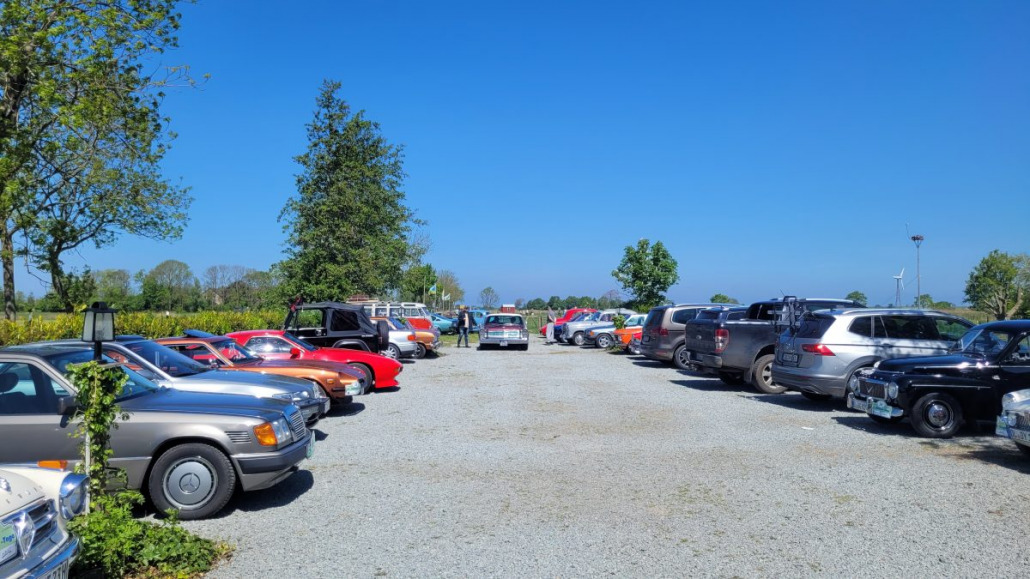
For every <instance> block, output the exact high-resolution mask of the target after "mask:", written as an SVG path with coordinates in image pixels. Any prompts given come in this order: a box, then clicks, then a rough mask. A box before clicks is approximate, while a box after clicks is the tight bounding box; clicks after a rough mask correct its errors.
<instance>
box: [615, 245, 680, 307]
mask: <svg viewBox="0 0 1030 579" xmlns="http://www.w3.org/2000/svg"><path fill="white" fill-rule="evenodd" d="M612 276H613V277H614V278H615V280H616V281H618V282H619V283H621V284H622V287H623V288H624V289H625V290H626V291H628V292H631V293H632V294H633V295H634V296H635V299H634V302H635V305H636V308H637V309H641V310H643V309H648V308H652V307H654V306H656V305H658V304H661V303H663V302H664V301H665V292H667V291H669V288H670V287H672V284H674V283H676V282H677V281H679V277H680V276H679V273H678V272H677V271H676V260H675V259H673V257H672V254H670V253H669V250H667V249H665V245H663V244H662V242H661V241H656V242H655V243H654V245H651V242H650V241H649V240H647V239H641V240H640V241H638V242H637V245H636V247H633V246H631V245H627V246H626V249H625V252H624V254H623V257H622V261H621V262H620V263H619V267H617V268H615V270H613V271H612Z"/></svg>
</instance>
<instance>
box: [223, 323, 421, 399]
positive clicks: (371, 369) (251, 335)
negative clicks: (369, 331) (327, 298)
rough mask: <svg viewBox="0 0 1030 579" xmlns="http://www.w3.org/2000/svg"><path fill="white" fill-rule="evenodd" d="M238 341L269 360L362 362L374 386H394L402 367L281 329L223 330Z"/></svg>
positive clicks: (384, 358) (362, 352) (358, 351)
mask: <svg viewBox="0 0 1030 579" xmlns="http://www.w3.org/2000/svg"><path fill="white" fill-rule="evenodd" d="M226 335H227V336H229V337H230V338H232V339H233V340H235V341H236V343H237V344H240V345H241V346H244V347H246V348H247V349H248V350H251V351H253V352H254V353H256V354H259V355H260V356H261V357H262V358H267V359H269V360H325V361H329V362H343V363H346V364H351V365H354V366H359V367H361V366H363V367H364V369H365V373H366V374H368V375H369V376H373V380H372V387H373V388H380V389H381V388H393V387H395V386H397V385H398V384H397V376H398V375H399V374H400V373H401V370H403V369H404V365H402V364H401V363H400V362H398V361H397V360H394V359H392V358H387V357H386V356H380V355H379V354H373V353H371V352H364V351H362V350H349V349H347V348H318V347H315V346H312V345H311V344H309V343H307V342H305V341H304V340H302V339H300V338H298V337H296V336H294V335H293V334H291V333H289V332H284V331H283V330H248V331H245V332H232V333H230V334H226Z"/></svg>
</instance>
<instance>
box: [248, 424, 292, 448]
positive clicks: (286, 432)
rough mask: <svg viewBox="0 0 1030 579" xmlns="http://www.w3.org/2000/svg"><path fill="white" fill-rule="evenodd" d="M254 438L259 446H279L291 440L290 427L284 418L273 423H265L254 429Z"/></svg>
mask: <svg viewBox="0 0 1030 579" xmlns="http://www.w3.org/2000/svg"><path fill="white" fill-rule="evenodd" d="M254 437H255V438H257V441H258V444H260V445H261V446H279V445H280V444H286V443H288V442H291V441H292V440H293V433H292V432H290V425H289V424H287V423H286V419H285V418H277V419H276V420H275V421H274V422H265V423H263V424H259V425H257V426H255V427H254Z"/></svg>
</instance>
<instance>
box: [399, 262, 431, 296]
mask: <svg viewBox="0 0 1030 579" xmlns="http://www.w3.org/2000/svg"><path fill="white" fill-rule="evenodd" d="M436 282H437V279H436V270H434V269H433V266H431V265H429V264H428V263H427V264H424V265H416V266H412V267H409V268H408V269H406V270H404V275H403V276H402V277H401V287H400V290H401V299H402V300H405V301H418V302H421V301H423V300H427V299H430V298H434V296H433V295H431V294H430V293H429V290H430V289H431V288H432V287H433V286H434V285H437V283H436ZM437 290H438V291H437V293H439V288H437Z"/></svg>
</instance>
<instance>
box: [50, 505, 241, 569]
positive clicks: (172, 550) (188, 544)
mask: <svg viewBox="0 0 1030 579" xmlns="http://www.w3.org/2000/svg"><path fill="white" fill-rule="evenodd" d="M142 502H143V496H142V495H140V494H139V493H138V492H135V491H125V492H121V493H117V494H109V495H104V496H100V497H96V498H93V499H92V500H91V501H90V512H89V514H86V515H81V516H79V517H76V518H75V519H72V521H71V523H70V527H71V530H72V532H73V533H75V534H76V535H78V536H79V538H80V540H81V541H80V548H81V550H80V552H79V557H78V559H76V560H75V566H74V567H73V568H72V575H78V574H80V573H88V572H96V571H100V572H101V573H102V574H103V576H104V577H124V576H126V575H144V576H154V575H157V576H162V577H190V576H193V575H196V574H197V573H203V572H205V571H208V570H210V569H211V567H212V565H214V563H215V561H217V560H218V559H219V558H220V557H221V556H223V555H224V554H226V553H227V552H228V551H229V548H228V546H226V545H224V544H219V543H215V542H214V541H211V540H210V539H204V538H202V537H198V536H196V535H193V534H191V533H190V532H188V531H186V529H183V528H182V526H180V525H179V522H178V521H177V520H176V519H175V517H174V516H169V517H168V518H166V519H164V520H162V521H160V522H151V521H143V520H139V519H136V518H134V517H133V514H132V509H133V507H134V506H135V505H139V504H142Z"/></svg>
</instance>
